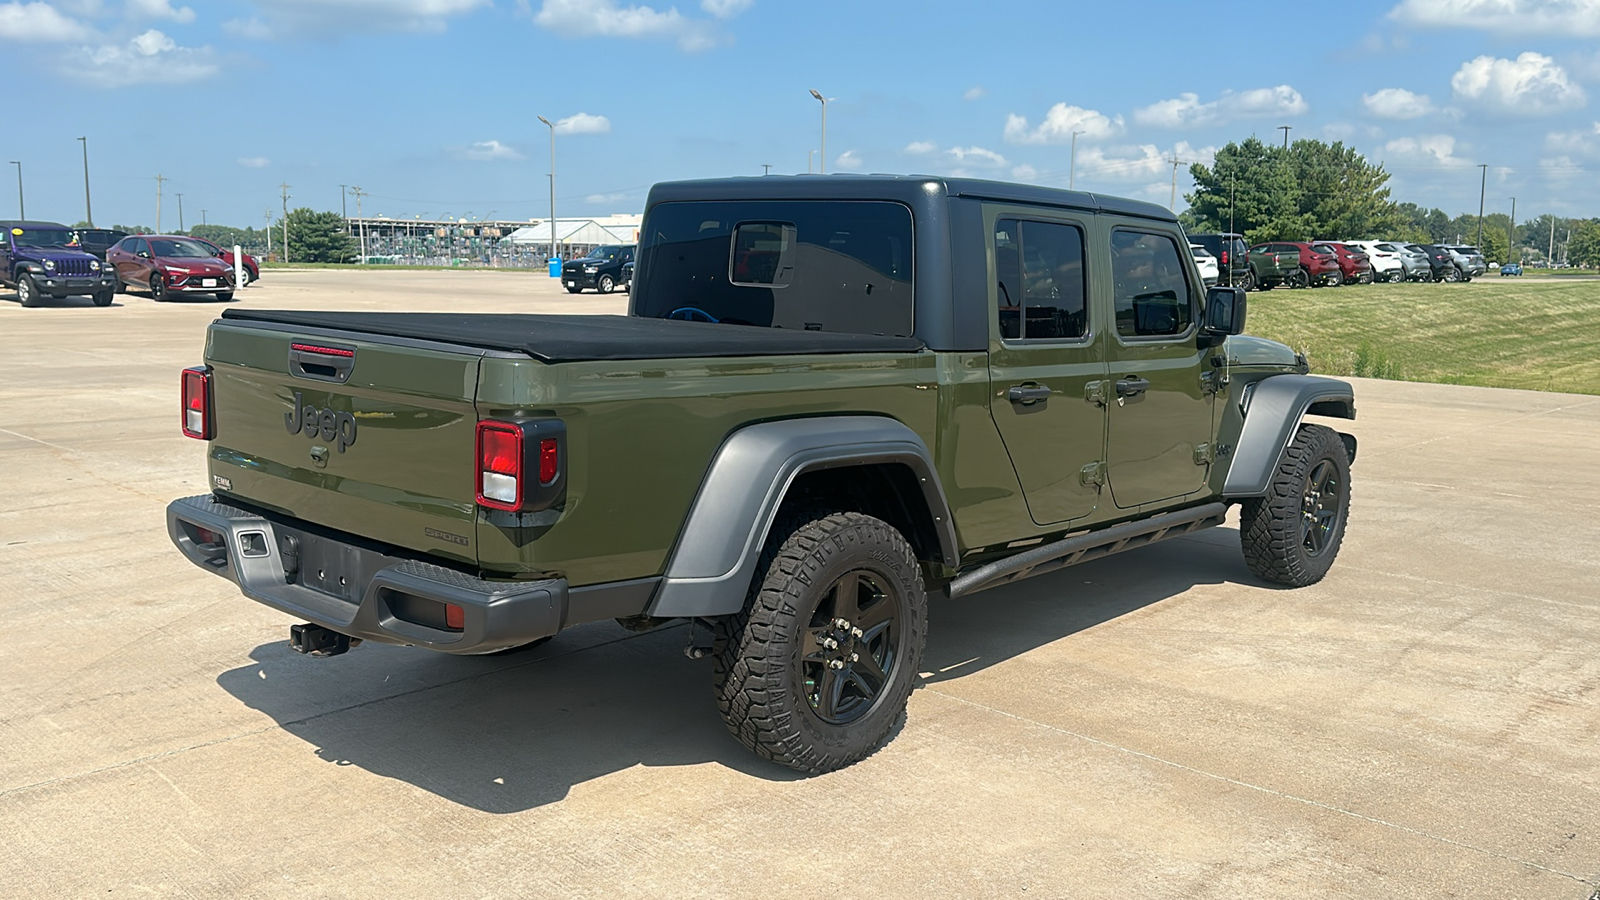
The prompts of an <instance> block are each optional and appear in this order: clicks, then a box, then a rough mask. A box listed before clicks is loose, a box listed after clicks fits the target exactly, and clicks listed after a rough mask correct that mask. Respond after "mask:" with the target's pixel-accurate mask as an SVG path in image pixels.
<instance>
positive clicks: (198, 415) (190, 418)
mask: <svg viewBox="0 0 1600 900" xmlns="http://www.w3.org/2000/svg"><path fill="white" fill-rule="evenodd" d="M182 416H183V418H182V420H181V424H182V426H183V433H184V435H185V436H187V437H192V438H195V439H196V440H201V441H209V440H211V438H212V437H214V436H215V434H214V431H213V429H212V427H211V426H212V423H211V370H210V369H209V368H208V367H206V366H194V367H192V368H188V369H184V370H183V409H182Z"/></svg>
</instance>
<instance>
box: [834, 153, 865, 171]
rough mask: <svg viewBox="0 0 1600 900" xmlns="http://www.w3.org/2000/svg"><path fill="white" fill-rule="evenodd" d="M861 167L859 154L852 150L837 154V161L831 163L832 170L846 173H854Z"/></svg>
mask: <svg viewBox="0 0 1600 900" xmlns="http://www.w3.org/2000/svg"><path fill="white" fill-rule="evenodd" d="M861 165H862V163H861V154H859V153H857V152H856V151H854V150H846V151H845V152H843V153H841V154H839V158H838V159H835V160H834V161H833V167H834V169H836V170H837V169H843V170H845V171H848V172H854V171H855V170H857V169H859V168H861Z"/></svg>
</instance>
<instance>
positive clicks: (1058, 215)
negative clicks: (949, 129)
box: [985, 207, 1106, 525]
mask: <svg viewBox="0 0 1600 900" xmlns="http://www.w3.org/2000/svg"><path fill="white" fill-rule="evenodd" d="M985 218H986V220H987V221H988V222H989V224H990V234H991V245H990V248H989V249H990V252H991V254H992V255H991V257H990V258H991V260H992V264H991V268H990V271H991V272H992V273H993V278H992V279H991V284H992V285H993V286H994V292H995V300H994V301H993V305H992V306H991V307H990V308H991V309H993V310H994V311H995V313H994V315H992V316H991V317H990V320H989V324H990V338H989V384H990V386H991V388H992V390H993V392H994V393H993V397H992V399H991V401H990V412H991V414H992V415H993V416H994V421H995V425H996V426H997V427H998V428H999V430H1000V436H1001V439H1002V440H1003V441H1004V442H1005V447H1006V452H1007V454H1009V455H1010V457H1011V464H1012V466H1013V467H1014V468H1015V470H1016V473H1017V479H1018V481H1019V482H1020V483H1021V485H1022V492H1023V495H1024V497H1025V498H1026V500H1027V504H1028V512H1029V514H1030V516H1031V517H1032V518H1033V521H1034V522H1035V523H1036V524H1039V525H1054V524H1058V523H1061V522H1067V521H1070V520H1072V519H1077V518H1081V517H1083V516H1086V515H1088V514H1089V513H1091V512H1094V509H1095V506H1096V504H1097V503H1098V499H1099V492H1098V484H1097V478H1098V472H1099V461H1100V459H1101V458H1102V457H1101V452H1102V450H1103V449H1104V444H1105V423H1106V418H1105V417H1106V410H1105V406H1104V405H1103V403H1102V402H1101V399H1100V398H1098V397H1097V396H1096V394H1095V391H1096V390H1097V389H1099V388H1102V387H1103V384H1104V381H1105V377H1106V359H1105V350H1104V340H1103V338H1102V335H1101V332H1102V331H1104V330H1105V323H1103V322H1098V321H1095V319H1096V317H1095V315H1094V314H1093V312H1094V311H1093V310H1092V309H1091V304H1090V303H1089V290H1088V285H1089V278H1088V275H1089V272H1088V266H1087V253H1086V248H1087V246H1088V242H1087V236H1088V235H1089V234H1091V233H1092V231H1091V229H1090V228H1089V227H1088V226H1089V223H1090V222H1091V221H1092V220H1091V218H1090V217H1089V216H1087V215H1085V216H1082V217H1074V216H1071V215H1070V214H1067V213H1065V212H1056V211H1050V212H1048V213H1044V212H1038V211H1032V210H1026V209H1020V210H1017V211H1014V212H1013V211H1009V210H1007V209H1006V208H994V207H991V208H990V209H989V211H988V212H987V213H986V216H985Z"/></svg>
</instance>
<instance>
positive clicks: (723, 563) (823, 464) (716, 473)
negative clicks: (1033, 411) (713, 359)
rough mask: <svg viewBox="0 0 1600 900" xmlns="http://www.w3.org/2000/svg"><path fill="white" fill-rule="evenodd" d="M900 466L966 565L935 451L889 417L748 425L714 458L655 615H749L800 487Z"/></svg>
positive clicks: (944, 551) (948, 548) (948, 551)
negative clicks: (833, 475)
mask: <svg viewBox="0 0 1600 900" xmlns="http://www.w3.org/2000/svg"><path fill="white" fill-rule="evenodd" d="M882 463H894V464H900V465H904V466H905V467H907V468H908V469H910V471H911V473H912V474H913V475H914V476H915V477H916V479H917V484H918V486H919V487H920V488H921V491H922V499H923V501H924V502H925V503H926V504H927V511H928V513H929V515H930V516H931V518H932V520H933V527H934V531H935V534H936V536H937V542H938V551H939V555H940V556H942V557H943V559H942V560H941V561H942V562H943V563H944V564H945V565H947V566H951V567H954V566H955V564H956V561H957V558H958V550H957V544H956V533H955V526H954V523H953V522H952V521H951V517H950V508H949V504H948V503H947V502H946V500H945V496H944V489H943V487H942V486H941V485H940V482H939V476H938V473H937V469H936V468H935V466H934V464H933V458H932V456H931V455H930V454H929V453H928V448H927V446H926V445H925V444H924V443H923V441H922V439H921V438H920V437H918V436H917V434H916V432H914V431H912V430H911V429H910V428H908V427H906V426H905V425H904V424H902V423H901V422H898V421H896V420H894V419H891V418H887V417H884V416H824V417H815V418H803V419H785V420H781V421H776V422H762V423H759V424H755V425H749V426H746V427H744V428H742V429H740V430H738V431H735V432H734V433H733V434H731V435H730V436H729V437H728V439H727V440H726V441H724V442H723V444H722V447H721V448H720V449H719V450H718V451H717V454H716V456H715V457H714V458H713V459H712V462H711V466H710V468H709V469H708V470H707V472H706V477H705V479H704V480H702V481H701V483H700V492H699V494H698V495H697V496H696V497H695V500H694V503H693V505H692V506H691V507H690V509H689V515H688V517H687V518H686V519H685V520H684V524H683V528H682V529H681V530H680V531H679V534H678V541H677V544H676V545H675V546H674V548H673V550H672V554H671V556H670V557H669V558H668V560H667V565H666V574H665V575H664V577H663V578H662V579H661V586H660V587H659V588H658V589H657V591H656V594H655V597H654V598H653V599H652V601H651V604H650V609H649V615H652V616H657V617H660V618H672V617H683V616H719V615H728V614H732V613H736V612H738V611H739V610H740V609H742V608H743V607H744V602H745V596H746V594H747V593H748V591H749V588H750V581H751V579H752V578H753V577H754V576H755V570H756V565H757V563H758V562H759V560H760V556H761V550H762V547H763V546H764V545H765V544H766V541H767V534H768V532H769V531H770V530H771V528H772V524H773V521H774V520H775V519H776V518H777V515H778V510H779V507H780V506H782V504H783V499H784V496H785V495H786V494H787V493H788V491H789V488H790V486H791V485H793V484H794V482H795V479H797V478H799V477H800V476H801V475H804V474H806V473H808V472H814V471H817V470H819V469H835V468H844V467H850V466H861V465H875V464H882Z"/></svg>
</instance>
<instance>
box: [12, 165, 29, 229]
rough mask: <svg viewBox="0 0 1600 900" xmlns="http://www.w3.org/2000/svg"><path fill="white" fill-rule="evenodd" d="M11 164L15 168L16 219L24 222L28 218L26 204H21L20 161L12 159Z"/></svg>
mask: <svg viewBox="0 0 1600 900" xmlns="http://www.w3.org/2000/svg"><path fill="white" fill-rule="evenodd" d="M11 164H12V165H13V166H16V167H17V218H19V219H22V220H24V221H26V220H27V218H28V204H26V203H24V202H22V161H21V160H19V159H13V160H12V161H11Z"/></svg>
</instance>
